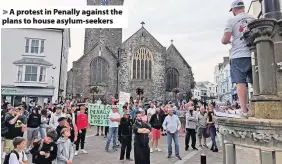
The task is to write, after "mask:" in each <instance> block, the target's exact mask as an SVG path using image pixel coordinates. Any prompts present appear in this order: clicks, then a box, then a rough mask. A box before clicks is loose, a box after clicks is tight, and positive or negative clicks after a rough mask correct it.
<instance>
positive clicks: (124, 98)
mask: <svg viewBox="0 0 282 164" xmlns="http://www.w3.org/2000/svg"><path fill="white" fill-rule="evenodd" d="M118 100H119V103H120V104H123V105H124V104H125V103H126V102H127V103H129V102H130V93H127V92H119V99H118Z"/></svg>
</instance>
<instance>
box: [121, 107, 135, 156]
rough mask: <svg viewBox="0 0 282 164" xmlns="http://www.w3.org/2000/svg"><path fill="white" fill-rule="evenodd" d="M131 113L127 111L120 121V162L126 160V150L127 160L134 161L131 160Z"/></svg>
mask: <svg viewBox="0 0 282 164" xmlns="http://www.w3.org/2000/svg"><path fill="white" fill-rule="evenodd" d="M129 116H130V115H129V112H128V111H125V112H124V115H123V117H122V118H121V120H120V126H119V130H118V131H119V133H120V138H121V151H120V161H123V160H124V154H125V149H126V159H127V160H129V161H132V159H131V158H130V152H131V141H132V125H133V122H132V119H130V117H129Z"/></svg>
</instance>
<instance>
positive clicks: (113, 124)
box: [105, 105, 121, 152]
mask: <svg viewBox="0 0 282 164" xmlns="http://www.w3.org/2000/svg"><path fill="white" fill-rule="evenodd" d="M120 119H121V116H120V114H119V113H118V109H117V106H116V105H113V106H112V112H111V113H110V114H109V134H108V136H107V142H106V147H105V150H106V152H109V146H110V142H111V139H113V151H117V150H116V137H117V134H118V126H119V122H120Z"/></svg>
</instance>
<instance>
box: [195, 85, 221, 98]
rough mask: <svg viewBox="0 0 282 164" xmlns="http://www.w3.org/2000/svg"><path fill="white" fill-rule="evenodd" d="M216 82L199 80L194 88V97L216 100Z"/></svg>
mask: <svg viewBox="0 0 282 164" xmlns="http://www.w3.org/2000/svg"><path fill="white" fill-rule="evenodd" d="M216 89H217V87H216V84H213V83H212V82H209V81H204V82H197V83H196V86H195V88H194V89H193V99H198V100H202V101H208V100H214V99H216V98H217V92H216Z"/></svg>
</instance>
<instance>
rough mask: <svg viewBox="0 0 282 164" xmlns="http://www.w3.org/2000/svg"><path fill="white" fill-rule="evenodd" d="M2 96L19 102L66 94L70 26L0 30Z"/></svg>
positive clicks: (59, 97) (45, 99) (36, 100)
mask: <svg viewBox="0 0 282 164" xmlns="http://www.w3.org/2000/svg"><path fill="white" fill-rule="evenodd" d="M1 40H2V42H1V47H2V49H1V69H2V75H1V77H2V78H1V79H2V80H1V97H2V100H3V99H6V100H8V101H9V102H10V103H11V104H13V105H15V106H17V105H18V104H20V103H21V102H29V101H30V100H33V101H35V102H38V103H39V104H41V105H44V103H47V102H48V101H50V102H55V101H58V100H59V101H60V100H61V99H63V98H64V97H65V95H66V82H67V64H68V53H69V47H70V46H71V44H70V30H69V29H2V30H1Z"/></svg>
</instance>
